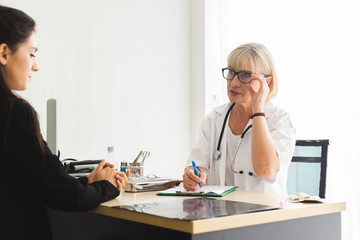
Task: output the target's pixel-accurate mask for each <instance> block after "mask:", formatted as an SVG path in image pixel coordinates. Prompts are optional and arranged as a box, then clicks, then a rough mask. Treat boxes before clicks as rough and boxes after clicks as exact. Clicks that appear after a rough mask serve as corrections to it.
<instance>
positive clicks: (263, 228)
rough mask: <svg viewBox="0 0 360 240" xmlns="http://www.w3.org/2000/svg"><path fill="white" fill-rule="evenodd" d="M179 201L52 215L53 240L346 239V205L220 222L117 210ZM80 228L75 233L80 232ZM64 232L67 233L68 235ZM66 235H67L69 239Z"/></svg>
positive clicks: (245, 196) (123, 199) (152, 195)
mask: <svg viewBox="0 0 360 240" xmlns="http://www.w3.org/2000/svg"><path fill="white" fill-rule="evenodd" d="M179 198H189V197H174V196H157V195H156V192H146V193H124V192H123V193H121V195H120V196H119V197H117V198H116V199H113V200H111V201H108V202H105V203H103V204H101V205H100V206H99V207H97V208H96V209H94V210H92V211H90V212H87V213H64V212H61V211H54V210H51V214H50V221H51V223H52V229H53V234H54V239H65V238H66V239H108V238H109V239H114V238H115V239H116V237H118V238H119V239H120V238H122V239H123V237H125V236H126V237H133V238H134V239H140V236H141V238H143V237H145V238H151V237H156V239H168V238H171V239H266V240H269V239H275V238H276V239H288V238H289V237H290V238H291V239H304V237H309V239H337V240H339V239H341V211H344V210H345V208H346V204H345V203H344V202H329V203H325V204H301V203H296V204H290V203H289V204H287V205H286V206H285V208H282V209H278V210H272V211H265V212H256V213H249V214H240V215H232V216H226V217H219V218H211V219H203V220H195V221H183V220H177V219H168V218H163V217H159V216H154V215H148V214H143V213H138V212H131V211H128V210H124V209H116V208H112V206H117V205H128V204H134V203H148V202H159V201H168V200H173V199H179ZM221 199H224V200H233V201H241V202H249V203H257V204H264V205H279V203H280V201H281V200H282V199H281V197H279V196H276V195H271V194H264V193H256V192H244V191H235V192H233V193H231V194H229V195H227V196H225V197H223V198H221ZM75 226H76V227H75ZM64 229H68V230H67V231H66V232H64ZM65 233H66V235H64V234H65Z"/></svg>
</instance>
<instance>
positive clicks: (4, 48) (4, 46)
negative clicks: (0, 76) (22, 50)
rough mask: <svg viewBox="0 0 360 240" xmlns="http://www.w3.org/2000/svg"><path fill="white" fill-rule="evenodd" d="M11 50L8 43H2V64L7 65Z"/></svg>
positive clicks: (0, 47)
mask: <svg viewBox="0 0 360 240" xmlns="http://www.w3.org/2000/svg"><path fill="white" fill-rule="evenodd" d="M9 51H10V49H9V47H8V45H7V44H6V43H2V44H0V64H1V65H3V66H5V65H6V62H7V59H8V54H9Z"/></svg>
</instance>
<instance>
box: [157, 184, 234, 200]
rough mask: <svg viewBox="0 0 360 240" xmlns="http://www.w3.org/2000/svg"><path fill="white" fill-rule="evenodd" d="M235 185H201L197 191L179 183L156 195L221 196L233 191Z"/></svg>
mask: <svg viewBox="0 0 360 240" xmlns="http://www.w3.org/2000/svg"><path fill="white" fill-rule="evenodd" d="M237 188H238V187H237V186H206V185H205V186H203V187H201V188H199V190H197V191H186V190H185V189H184V187H183V186H182V185H181V186H179V187H175V188H170V189H167V190H164V191H161V192H159V193H157V195H159V196H161V195H165V196H202V197H223V196H225V195H227V194H229V193H231V192H232V191H235V190H236V189H237Z"/></svg>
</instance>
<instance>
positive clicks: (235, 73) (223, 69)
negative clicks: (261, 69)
mask: <svg viewBox="0 0 360 240" xmlns="http://www.w3.org/2000/svg"><path fill="white" fill-rule="evenodd" d="M226 70H229V71H232V72H233V73H234V75H233V78H231V79H230V78H227V77H225V74H224V72H225V71H226ZM221 71H222V76H223V78H224V79H226V80H229V81H230V80H233V79H234V78H235V76H237V78H238V79H239V81H240V82H242V83H251V81H252V79H250V81H249V82H245V81H242V80H241V78H240V76H239V74H240V73H247V74H250V75H251V74H253V73H252V72H249V71H239V72H237V71H234V70H232V69H230V68H222V69H221ZM260 75H261V76H262V77H264V78H267V77H268V76H270V75H266V74H263V73H261V74H260Z"/></svg>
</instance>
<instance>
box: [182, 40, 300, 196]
mask: <svg viewBox="0 0 360 240" xmlns="http://www.w3.org/2000/svg"><path fill="white" fill-rule="evenodd" d="M227 61H228V67H227V68H223V69H222V73H223V77H224V78H225V79H226V81H227V94H228V97H229V100H230V103H227V104H225V105H222V106H219V107H218V108H216V109H215V110H213V111H212V112H211V113H210V114H209V115H207V116H206V117H205V119H204V120H203V122H202V126H201V131H200V137H199V141H198V142H197V144H196V145H195V146H194V148H193V149H192V152H191V154H190V157H189V161H188V163H187V166H188V167H186V168H185V172H184V175H183V185H184V188H185V189H186V190H198V188H199V187H200V184H199V183H202V184H208V185H220V186H224V185H229V186H230V185H236V186H238V187H239V189H241V190H246V191H256V192H265V193H276V194H286V179H287V169H288V166H289V164H290V162H291V158H292V154H293V151H294V147H295V128H294V127H293V124H292V123H291V120H290V117H289V115H288V114H287V113H286V112H284V111H283V110H281V109H279V108H277V107H276V106H274V104H273V103H272V102H271V101H270V99H272V98H273V97H274V96H275V95H276V93H277V88H278V80H277V76H276V72H275V68H274V64H273V60H272V57H271V54H270V52H269V51H268V49H267V48H266V47H265V46H264V45H262V44H257V43H249V44H244V45H241V46H239V47H237V48H236V49H234V50H233V51H232V52H231V53H230V55H229V56H228V60H227ZM192 161H195V162H196V165H197V168H198V172H199V177H197V175H196V174H195V173H194V168H193V167H192V164H191V163H192Z"/></svg>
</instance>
